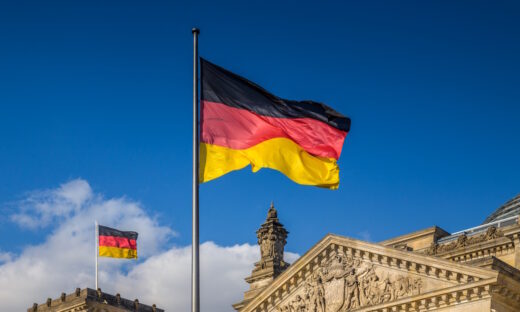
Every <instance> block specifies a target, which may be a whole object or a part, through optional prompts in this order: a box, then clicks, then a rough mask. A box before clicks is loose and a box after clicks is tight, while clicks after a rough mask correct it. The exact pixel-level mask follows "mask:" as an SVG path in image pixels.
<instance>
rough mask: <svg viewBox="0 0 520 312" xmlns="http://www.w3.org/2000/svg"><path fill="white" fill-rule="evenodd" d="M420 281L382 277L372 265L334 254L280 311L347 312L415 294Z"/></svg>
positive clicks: (416, 279) (407, 278) (420, 283)
mask: <svg viewBox="0 0 520 312" xmlns="http://www.w3.org/2000/svg"><path fill="white" fill-rule="evenodd" d="M421 285H422V281H421V279H420V278H413V277H409V276H403V275H386V276H381V275H379V274H378V273H377V271H376V269H375V267H374V265H373V264H372V263H368V262H364V261H361V260H359V259H352V258H351V257H348V256H346V255H345V254H343V253H341V252H336V251H333V252H331V254H330V257H329V261H327V262H326V263H325V264H324V265H323V266H322V267H319V268H318V269H316V270H315V271H314V272H313V274H312V275H311V276H310V277H308V278H307V280H306V281H305V284H304V286H303V287H302V288H300V289H301V290H299V291H298V292H297V293H296V294H295V295H293V296H292V299H290V300H289V301H288V303H287V304H285V305H282V306H279V307H278V311H279V312H340V311H341V312H346V311H352V310H354V309H357V308H360V307H366V306H371V305H376V304H381V303H385V302H389V301H392V300H397V299H399V298H402V297H406V296H411V295H417V294H419V293H420V291H421Z"/></svg>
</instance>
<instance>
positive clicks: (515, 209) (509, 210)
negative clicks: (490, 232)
mask: <svg viewBox="0 0 520 312" xmlns="http://www.w3.org/2000/svg"><path fill="white" fill-rule="evenodd" d="M518 215H520V194H518V195H517V196H515V197H514V198H513V199H511V200H509V201H508V202H506V203H505V204H503V205H502V206H500V207H499V208H498V209H497V210H495V211H494V212H493V213H492V214H490V215H489V216H488V217H487V218H486V220H484V223H482V224H486V223H491V222H495V221H500V220H503V219H507V218H510V217H514V216H518Z"/></svg>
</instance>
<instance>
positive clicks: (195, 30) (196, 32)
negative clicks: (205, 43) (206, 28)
mask: <svg viewBox="0 0 520 312" xmlns="http://www.w3.org/2000/svg"><path fill="white" fill-rule="evenodd" d="M191 32H192V33H193V34H198V33H200V29H198V28H197V27H193V28H192V29H191Z"/></svg>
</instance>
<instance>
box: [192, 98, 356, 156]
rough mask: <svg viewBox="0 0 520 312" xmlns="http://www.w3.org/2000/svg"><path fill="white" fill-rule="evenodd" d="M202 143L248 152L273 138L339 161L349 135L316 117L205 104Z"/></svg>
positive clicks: (211, 103)
mask: <svg viewBox="0 0 520 312" xmlns="http://www.w3.org/2000/svg"><path fill="white" fill-rule="evenodd" d="M201 132H202V133H201V141H202V142H204V143H209V144H214V145H219V146H225V147H229V148H231V149H239V150H240V149H246V148H249V147H252V146H255V145H257V144H259V143H261V142H264V141H266V140H269V139H273V138H288V139H291V140H293V141H294V142H295V143H296V144H298V145H300V146H301V147H302V148H303V149H304V150H305V151H307V152H308V153H310V154H312V155H316V156H321V157H327V158H334V159H338V158H339V156H340V154H341V148H342V147H343V141H344V140H345V137H346V135H347V132H345V131H341V130H338V129H337V128H334V127H332V126H329V125H327V124H326V123H324V122H321V121H319V120H316V119H312V118H279V117H270V116H261V115H258V114H255V113H253V112H251V111H248V110H246V109H240V108H235V107H231V106H228V105H225V104H221V103H215V102H208V101H203V103H202V131H201Z"/></svg>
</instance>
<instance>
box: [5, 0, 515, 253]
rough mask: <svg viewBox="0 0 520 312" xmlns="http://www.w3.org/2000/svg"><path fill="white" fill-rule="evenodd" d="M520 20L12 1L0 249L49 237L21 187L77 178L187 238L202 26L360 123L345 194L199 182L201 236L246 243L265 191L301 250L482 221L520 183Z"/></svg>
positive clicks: (240, 60) (249, 69)
mask: <svg viewBox="0 0 520 312" xmlns="http://www.w3.org/2000/svg"><path fill="white" fill-rule="evenodd" d="M519 15H520V5H519V4H518V2H515V1H502V2H500V3H498V2H491V1H431V2H430V1H420V2H418V1H400V2H399V3H391V2H389V1H356V2H354V1H336V2H334V1H328V2H324V3H321V4H317V2H315V1H312V2H308V3H307V2H304V1H298V2H292V1H287V2H269V1H262V2H248V1H246V2H244V1H235V2H229V1H226V2H216V1H207V2H205V1H197V2H193V3H190V4H188V3H183V4H181V3H180V2H179V3H177V2H175V1H146V2H142V1H110V2H106V1H46V2H42V1H35V2H27V1H13V2H10V3H3V5H2V8H1V9H0V40H1V42H2V48H1V49H0V109H1V113H0V141H1V142H2V144H1V145H0V207H1V208H0V209H1V210H2V212H3V213H2V216H1V217H0V235H1V237H3V238H4V239H2V240H1V241H0V250H1V251H7V252H12V253H14V254H16V253H19V252H21V250H22V249H23V248H24V246H28V245H33V244H38V243H41V242H42V241H43V240H44V239H45V237H47V235H49V234H50V233H52V231H53V227H52V226H50V227H45V228H42V229H38V230H34V229H33V230H31V229H26V228H23V227H19V226H18V225H17V224H15V223H13V222H12V220H11V219H10V217H9V216H10V215H12V214H13V213H15V212H16V210H17V209H18V206H19V205H18V203H19V201H20V200H23V199H24V198H26V196H27V194H28V192H31V191H33V190H42V189H53V188H56V187H58V186H59V185H61V184H63V183H66V182H68V181H71V180H74V179H77V178H81V179H84V180H85V181H88V183H89V184H90V186H91V187H92V189H93V190H94V192H95V193H98V194H103V196H104V197H106V198H112V197H118V198H119V197H121V196H124V197H125V198H128V199H129V200H132V201H136V202H139V203H140V205H141V206H142V207H143V209H144V210H145V211H146V212H147V213H148V214H150V215H152V216H156V218H157V220H158V222H159V223H160V224H162V225H164V226H167V227H169V228H171V229H174V231H175V232H176V233H177V234H178V235H177V236H176V237H174V238H172V239H170V240H169V241H168V244H170V245H177V246H186V245H188V244H189V243H190V242H191V232H190V231H191V157H192V155H191V94H192V89H191V84H192V76H191V70H192V68H191V66H192V64H191V61H192V37H191V28H192V27H193V26H198V27H199V28H200V29H201V35H200V54H201V56H203V57H205V58H207V59H208V60H210V61H212V62H215V63H217V64H219V65H221V66H223V67H226V68H228V69H230V70H232V71H234V72H236V73H238V74H241V75H243V76H245V77H247V78H249V79H251V80H253V81H255V82H256V83H258V84H260V85H262V86H264V87H265V88H266V89H268V90H270V91H271V92H273V93H274V94H276V95H278V96H281V97H284V98H290V99H295V100H297V99H313V100H316V101H322V102H325V103H327V104H328V105H330V106H332V107H334V108H335V109H337V110H338V111H340V112H342V113H343V114H345V115H348V116H349V117H351V119H352V128H351V132H350V134H349V135H348V137H347V139H346V141H345V145H344V148H343V153H342V156H341V158H340V161H339V165H340V167H341V173H340V177H341V184H340V189H339V190H337V191H329V190H324V189H318V188H313V187H305V186H300V185H297V184H294V183H292V182H290V181H289V180H288V179H287V178H286V177H284V176H283V175H282V174H280V173H278V172H275V171H270V170H268V169H264V170H262V171H260V172H258V173H256V174H253V173H251V172H250V170H249V169H246V170H243V171H240V172H235V173H231V174H229V175H227V176H224V177H222V178H220V179H218V180H216V181H214V182H210V183H207V184H204V185H202V186H201V190H200V191H201V201H200V203H201V209H200V212H201V220H200V225H201V241H210V240H211V241H214V242H215V243H217V244H219V245H223V246H230V245H233V244H237V243H239V244H242V243H250V244H254V243H255V242H256V237H255V231H256V229H257V228H258V227H259V225H260V224H261V223H262V221H263V220H264V218H265V214H266V211H267V208H268V206H269V203H270V202H271V201H274V203H275V206H276V207H277V208H278V209H279V216H280V218H281V221H282V222H283V223H284V224H285V225H286V227H287V229H288V230H289V231H290V234H289V238H288V245H287V249H288V250H290V251H293V252H296V253H300V254H301V253H303V252H305V251H306V250H307V249H308V248H310V247H311V246H312V245H313V244H314V243H315V242H317V241H318V240H319V239H321V238H322V237H323V236H324V235H325V234H326V233H329V232H332V233H337V234H341V235H346V236H351V237H357V238H362V239H369V240H372V241H379V240H383V239H386V238H390V237H393V236H396V235H400V234H404V233H407V232H410V231H415V230H419V229H422V228H425V227H429V226H432V225H438V226H441V227H442V228H444V229H446V230H448V231H457V230H461V229H464V228H468V227H472V226H475V225H478V224H480V223H481V222H482V221H483V220H484V218H485V217H486V216H487V215H488V214H489V213H491V212H492V211H493V210H494V209H496V208H497V207H498V206H499V205H501V204H502V203H503V202H505V201H506V200H508V199H510V198H511V197H513V196H514V195H516V194H518V193H519V192H520V180H519V179H518V177H519V176H520V166H518V154H519V152H520V145H519V144H518V142H519V140H518V138H519V135H520V123H519V122H518V117H519V115H520V105H519V100H520V91H519V88H518V86H519V85H520V76H519V75H518V73H519V72H520V61H519V59H518V55H520V42H519V40H518V38H519V35H520V18H519V17H520V16H519ZM56 222H59V220H58V221H56ZM5 238H8V239H5Z"/></svg>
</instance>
